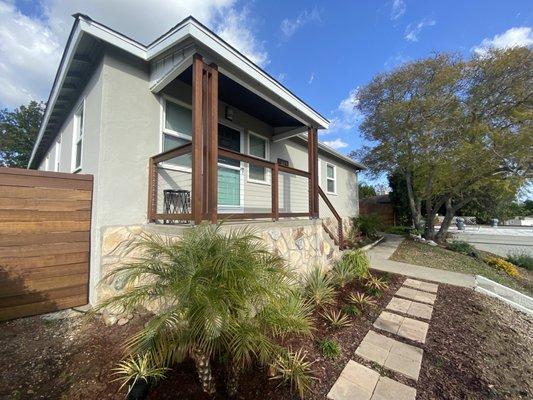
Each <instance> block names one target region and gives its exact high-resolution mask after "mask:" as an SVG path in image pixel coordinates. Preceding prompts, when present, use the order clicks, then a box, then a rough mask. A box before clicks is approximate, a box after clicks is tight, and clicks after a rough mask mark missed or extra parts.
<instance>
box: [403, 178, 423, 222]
mask: <svg viewBox="0 0 533 400" xmlns="http://www.w3.org/2000/svg"><path fill="white" fill-rule="evenodd" d="M405 182H406V184H407V197H408V199H409V210H410V211H411V218H412V219H413V224H414V226H415V228H416V229H417V230H421V229H422V213H421V210H420V208H421V206H420V201H418V200H417V199H415V194H414V190H413V182H412V177H411V173H410V172H406V173H405Z"/></svg>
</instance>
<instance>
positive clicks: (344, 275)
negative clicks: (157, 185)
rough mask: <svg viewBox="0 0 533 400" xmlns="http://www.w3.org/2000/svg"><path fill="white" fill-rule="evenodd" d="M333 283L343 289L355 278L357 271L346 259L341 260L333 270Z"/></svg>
mask: <svg viewBox="0 0 533 400" xmlns="http://www.w3.org/2000/svg"><path fill="white" fill-rule="evenodd" d="M331 273H332V276H333V281H334V282H335V284H336V285H339V286H340V287H341V288H343V287H344V286H346V284H347V283H348V282H350V281H351V280H352V279H354V278H355V270H354V268H353V266H352V264H351V263H350V262H348V260H347V259H346V258H344V257H343V258H342V259H341V260H339V261H338V262H337V263H336V264H335V266H334V267H333V269H332V270H331Z"/></svg>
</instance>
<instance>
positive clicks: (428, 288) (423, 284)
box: [403, 278, 439, 293]
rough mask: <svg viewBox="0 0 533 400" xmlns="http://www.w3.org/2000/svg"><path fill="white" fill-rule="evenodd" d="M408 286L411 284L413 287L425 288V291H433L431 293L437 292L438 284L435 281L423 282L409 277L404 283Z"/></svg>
mask: <svg viewBox="0 0 533 400" xmlns="http://www.w3.org/2000/svg"><path fill="white" fill-rule="evenodd" d="M403 284H404V285H406V286H410V287H412V288H415V289H418V290H423V291H424V292H431V293H437V289H438V287H439V286H438V285H436V284H435V283H429V282H422V281H419V280H416V279H411V278H407V279H406V280H405V282H404V283H403Z"/></svg>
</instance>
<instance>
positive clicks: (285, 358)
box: [270, 349, 316, 399]
mask: <svg viewBox="0 0 533 400" xmlns="http://www.w3.org/2000/svg"><path fill="white" fill-rule="evenodd" d="M314 363H315V361H307V360H306V354H305V353H304V352H303V351H302V349H300V350H298V351H296V352H294V353H293V352H287V353H285V354H284V355H281V356H279V357H278V358H277V359H276V360H275V361H274V362H273V363H272V367H273V369H274V376H273V377H272V378H270V379H279V380H281V382H282V383H283V382H289V383H290V384H291V387H292V388H294V389H296V390H297V391H298V394H299V395H300V398H301V399H303V398H304V395H305V393H306V392H307V391H308V390H309V385H310V384H311V381H312V380H313V379H316V378H315V377H314V376H313V370H312V368H311V367H312V365H313V364H314Z"/></svg>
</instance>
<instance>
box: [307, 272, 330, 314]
mask: <svg viewBox="0 0 533 400" xmlns="http://www.w3.org/2000/svg"><path fill="white" fill-rule="evenodd" d="M334 283H335V282H334V278H333V275H332V274H328V273H327V272H326V271H325V270H324V269H323V268H322V267H321V266H320V265H318V264H317V265H315V266H314V267H313V268H312V269H311V270H310V271H309V272H308V273H307V275H306V276H305V278H304V294H305V296H306V298H307V299H309V301H311V302H312V303H313V304H315V305H316V306H320V307H323V306H325V305H328V304H332V303H333V302H334V300H335V285H334Z"/></svg>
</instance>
